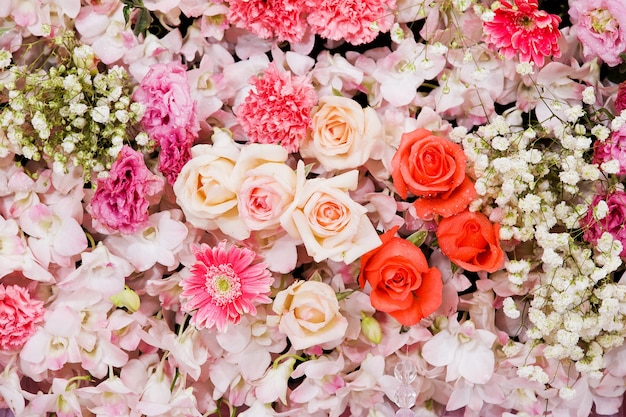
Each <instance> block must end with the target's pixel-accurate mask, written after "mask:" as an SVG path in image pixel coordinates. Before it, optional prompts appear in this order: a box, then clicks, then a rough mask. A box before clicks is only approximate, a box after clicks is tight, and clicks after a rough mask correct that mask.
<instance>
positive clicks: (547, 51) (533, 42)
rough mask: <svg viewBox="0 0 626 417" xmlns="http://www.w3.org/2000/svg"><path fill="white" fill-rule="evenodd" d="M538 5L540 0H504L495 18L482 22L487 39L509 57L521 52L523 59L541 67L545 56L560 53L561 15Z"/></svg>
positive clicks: (522, 60)
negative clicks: (551, 12) (550, 12)
mask: <svg viewBox="0 0 626 417" xmlns="http://www.w3.org/2000/svg"><path fill="white" fill-rule="evenodd" d="M538 7H539V3H538V2H537V0H516V1H515V2H514V3H509V2H507V1H504V0H503V1H501V2H500V7H498V8H497V9H496V10H495V11H494V12H495V16H494V18H493V19H492V20H491V21H488V22H485V23H484V25H483V30H484V32H485V35H486V38H487V39H486V40H487V42H488V43H491V44H493V45H494V46H495V47H496V48H498V49H499V50H500V53H501V54H502V55H503V56H504V57H505V58H506V59H511V58H513V57H515V56H516V55H519V59H520V61H521V62H531V61H532V62H534V63H535V64H536V65H537V66H540V67H541V66H543V64H544V58H545V57H546V56H553V57H555V58H558V57H559V56H561V51H560V49H559V44H558V40H559V37H560V36H561V32H560V31H559V23H561V18H560V17H559V16H557V15H554V14H549V13H547V12H546V11H543V10H539V9H538Z"/></svg>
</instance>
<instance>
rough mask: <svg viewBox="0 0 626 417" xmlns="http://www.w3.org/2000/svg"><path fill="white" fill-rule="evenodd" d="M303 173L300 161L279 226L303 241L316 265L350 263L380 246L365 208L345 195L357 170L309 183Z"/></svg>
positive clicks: (353, 188)
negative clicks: (292, 192)
mask: <svg viewBox="0 0 626 417" xmlns="http://www.w3.org/2000/svg"><path fill="white" fill-rule="evenodd" d="M304 171H305V168H304V163H303V162H302V161H300V162H299V163H298V169H297V176H298V183H297V188H296V195H295V198H294V201H293V203H292V204H291V205H290V206H289V207H288V208H287V211H286V212H285V213H284V214H283V215H282V216H281V219H280V223H281V225H282V226H283V228H284V229H285V230H286V231H287V233H289V234H290V235H291V236H293V237H295V238H299V239H302V241H303V243H304V247H305V248H306V250H307V253H308V254H309V255H310V256H312V257H313V259H315V261H316V262H321V261H323V260H325V259H331V260H333V261H337V262H341V261H343V262H345V263H347V264H349V263H352V262H354V261H355V260H356V259H357V258H358V257H360V256H361V255H363V254H364V253H366V252H369V251H370V250H372V249H374V248H376V247H378V246H379V245H380V244H381V241H380V238H379V237H378V233H377V232H376V229H374V226H373V225H372V223H371V221H370V220H369V218H368V217H367V209H366V208H365V207H363V206H362V205H360V204H358V203H356V202H355V201H354V200H353V199H352V198H351V197H350V195H349V193H348V191H350V190H355V189H356V187H357V183H358V171H356V170H353V171H348V172H345V173H343V174H341V175H337V176H335V177H332V178H315V179H312V180H307V179H306V178H305V172H304Z"/></svg>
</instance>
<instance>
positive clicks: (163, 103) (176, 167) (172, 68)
mask: <svg viewBox="0 0 626 417" xmlns="http://www.w3.org/2000/svg"><path fill="white" fill-rule="evenodd" d="M133 99H134V100H135V101H137V102H139V103H141V104H143V105H145V106H146V111H145V113H144V116H143V119H142V120H141V123H142V125H143V127H144V129H145V130H146V132H147V133H148V135H150V137H151V138H152V139H154V141H155V142H156V143H157V145H158V146H160V147H161V153H160V154H159V170H160V171H161V172H163V174H164V175H165V176H166V177H167V179H168V181H169V182H170V183H171V184H173V183H174V181H175V180H176V177H177V176H178V173H179V172H180V169H181V168H182V166H183V165H184V164H185V162H187V161H188V160H189V159H190V158H191V153H190V149H191V146H192V145H193V142H194V141H195V139H196V138H197V137H198V132H199V131H200V122H199V121H198V118H197V109H196V102H195V101H194V100H193V98H192V97H191V90H190V88H189V83H188V80H187V72H186V69H185V67H184V66H183V65H182V64H180V63H176V62H171V63H169V64H156V65H154V66H152V67H151V68H150V70H149V71H148V73H147V74H146V76H145V77H144V78H143V80H142V81H141V84H140V85H139V87H138V88H137V90H135V93H134V95H133Z"/></svg>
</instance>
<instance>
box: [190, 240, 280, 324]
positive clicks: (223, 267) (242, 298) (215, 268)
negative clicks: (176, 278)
mask: <svg viewBox="0 0 626 417" xmlns="http://www.w3.org/2000/svg"><path fill="white" fill-rule="evenodd" d="M192 249H193V252H194V254H195V256H196V263H195V264H194V265H193V266H192V267H191V276H189V277H187V278H184V279H183V280H182V281H181V284H180V285H181V286H182V287H183V292H182V294H181V297H184V298H188V300H187V301H186V302H185V303H183V306H182V307H183V310H185V311H187V312H192V311H194V310H197V311H196V312H195V314H194V315H193V317H192V323H194V324H195V325H196V326H198V327H201V328H202V327H206V328H211V327H213V326H216V327H217V329H218V330H220V331H221V330H224V329H225V328H226V326H227V324H228V322H231V323H235V324H236V323H239V320H240V319H241V315H242V314H253V315H254V314H256V305H258V304H260V303H269V302H271V299H270V298H269V297H268V294H269V293H270V286H271V285H272V282H273V281H274V279H273V278H272V276H271V274H270V272H269V271H268V269H267V266H266V265H265V263H263V262H256V253H255V252H253V251H251V250H250V249H246V248H238V247H236V246H231V247H230V248H226V242H225V241H222V242H220V243H219V244H218V245H217V246H216V247H210V246H208V245H206V244H202V246H200V247H193V248H192Z"/></svg>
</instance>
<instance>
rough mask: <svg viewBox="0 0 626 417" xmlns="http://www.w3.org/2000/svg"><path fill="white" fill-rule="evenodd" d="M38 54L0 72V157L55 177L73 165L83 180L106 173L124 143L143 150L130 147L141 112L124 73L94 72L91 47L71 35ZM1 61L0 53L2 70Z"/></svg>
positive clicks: (113, 69)
mask: <svg viewBox="0 0 626 417" xmlns="http://www.w3.org/2000/svg"><path fill="white" fill-rule="evenodd" d="M39 42H41V41H39ZM43 50H44V51H46V53H45V54H43V55H42V56H43V58H44V59H42V58H37V59H35V60H34V61H32V62H34V63H30V64H15V63H13V64H12V65H8V66H7V65H5V68H6V69H5V70H4V72H3V73H0V80H1V81H2V85H0V88H2V87H3V91H2V90H0V91H2V96H4V97H5V100H6V104H5V105H4V106H3V107H2V108H1V109H0V129H1V130H3V131H4V135H0V156H3V157H4V156H7V155H8V154H9V153H10V152H13V153H15V154H17V155H22V156H23V157H25V158H27V159H31V160H35V161H38V160H41V159H43V160H44V161H46V162H48V163H50V164H51V165H52V168H53V170H54V171H55V172H57V173H65V172H67V171H68V166H70V165H72V164H73V165H75V166H77V167H80V168H82V170H83V176H84V178H85V181H89V180H90V179H91V175H92V173H98V172H100V171H103V170H108V169H110V167H111V163H112V162H113V161H114V160H115V158H116V157H117V154H118V153H119V151H120V149H121V148H122V146H123V145H124V144H128V145H130V146H132V147H134V148H140V149H146V148H149V147H150V145H151V144H150V143H146V141H142V140H139V141H136V137H135V135H137V133H138V126H139V124H138V122H139V121H140V120H141V118H142V117H143V113H144V107H143V106H142V105H141V104H139V103H135V102H133V101H132V98H131V85H130V81H129V77H128V74H127V72H126V70H125V69H124V68H122V67H120V66H112V67H110V68H108V69H106V70H104V71H101V70H99V68H98V65H97V64H98V63H97V60H96V58H95V55H94V52H93V50H92V48H91V47H90V46H88V45H82V44H80V43H79V42H78V40H76V39H75V37H74V35H73V34H72V32H62V33H60V34H59V35H57V36H56V37H55V38H53V39H52V40H51V41H50V44H49V45H46V46H45V47H44V49H43ZM6 54H7V52H6V51H0V58H2V57H4V58H3V59H2V62H4V63H6V62H7V57H5V55H6ZM140 139H141V138H140ZM137 142H140V143H141V145H139V144H138V143H137Z"/></svg>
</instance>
